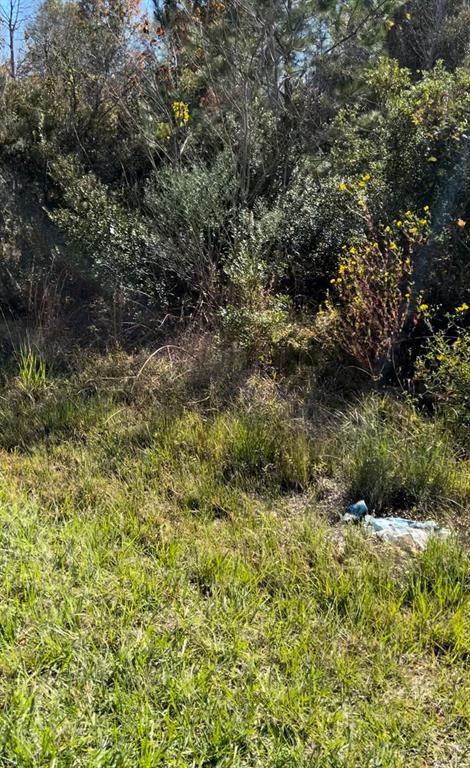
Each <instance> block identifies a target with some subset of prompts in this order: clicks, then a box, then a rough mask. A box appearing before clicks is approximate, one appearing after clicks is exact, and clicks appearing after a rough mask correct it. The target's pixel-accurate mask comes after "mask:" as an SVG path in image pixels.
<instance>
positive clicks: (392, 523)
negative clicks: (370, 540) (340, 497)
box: [343, 501, 451, 550]
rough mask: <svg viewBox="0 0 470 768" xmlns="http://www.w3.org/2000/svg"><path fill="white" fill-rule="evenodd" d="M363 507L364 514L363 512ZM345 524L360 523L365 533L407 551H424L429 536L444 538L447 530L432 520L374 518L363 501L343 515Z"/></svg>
mask: <svg viewBox="0 0 470 768" xmlns="http://www.w3.org/2000/svg"><path fill="white" fill-rule="evenodd" d="M364 507H365V512H364V511H363V510H364ZM343 520H344V521H345V522H359V521H360V522H361V523H362V525H363V527H364V530H365V532H366V533H369V534H371V535H372V536H375V537H376V538H379V539H382V541H388V542H391V543H394V544H397V545H399V546H401V547H405V548H407V549H414V550H416V549H420V550H424V549H426V546H427V544H428V541H429V539H430V538H431V536H438V537H440V538H446V537H447V536H450V533H451V532H450V530H449V529H448V528H441V527H440V526H439V525H438V524H437V523H435V522H434V520H426V521H425V522H420V521H418V520H408V519H407V518H405V517H374V516H373V515H369V514H367V505H366V503H365V501H358V502H357V504H353V505H352V506H351V507H349V510H348V512H347V513H346V514H345V515H343Z"/></svg>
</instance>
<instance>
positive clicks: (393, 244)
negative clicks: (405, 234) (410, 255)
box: [390, 240, 398, 251]
mask: <svg viewBox="0 0 470 768" xmlns="http://www.w3.org/2000/svg"><path fill="white" fill-rule="evenodd" d="M390 250H391V251H397V250H398V245H397V244H396V243H395V242H393V240H392V242H391V243H390Z"/></svg>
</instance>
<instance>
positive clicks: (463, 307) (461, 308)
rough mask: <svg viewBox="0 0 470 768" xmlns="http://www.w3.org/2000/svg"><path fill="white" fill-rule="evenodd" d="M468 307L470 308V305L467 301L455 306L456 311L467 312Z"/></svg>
mask: <svg viewBox="0 0 470 768" xmlns="http://www.w3.org/2000/svg"><path fill="white" fill-rule="evenodd" d="M467 309H470V307H469V306H468V304H467V303H466V302H465V301H464V303H463V304H461V305H460V307H456V308H455V311H456V312H466V311H467Z"/></svg>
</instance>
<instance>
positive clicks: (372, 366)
mask: <svg viewBox="0 0 470 768" xmlns="http://www.w3.org/2000/svg"><path fill="white" fill-rule="evenodd" d="M20 1H21V0H16V2H20ZM468 16H469V10H468V4H467V3H466V2H465V0H431V1H430V2H426V3H423V2H422V0H409V2H406V3H403V2H397V1H396V0H359V2H357V1H355V2H349V0H345V1H344V2H341V3H337V2H330V0H263V1H262V2H257V3H249V2H246V1H245V0H229V1H228V2H220V1H217V2H216V1H215V0H193V1H192V2H190V1H189V0H182V1H181V2H177V1H176V0H154V7H153V10H152V12H151V13H150V12H145V13H144V12H143V11H142V9H139V7H138V5H137V4H136V3H134V2H132V1H131V0H70V1H69V2H62V1H61V0H45V2H44V3H43V4H42V5H41V6H40V7H39V8H38V9H37V11H36V13H35V15H34V16H33V17H32V18H30V19H29V20H28V22H27V24H26V27H25V45H24V48H23V55H22V57H20V58H18V57H17V60H16V61H15V62H14V68H12V63H11V61H10V60H9V59H8V57H7V60H6V63H5V66H4V69H3V71H2V76H1V89H0V99H1V105H2V113H3V120H2V124H1V126H0V171H1V194H2V201H3V204H2V211H1V221H0V226H1V229H2V246H1V248H2V252H1V253H2V258H1V265H0V266H1V272H2V275H3V280H2V291H1V301H2V309H3V311H4V312H7V313H14V314H15V315H18V314H19V315H22V316H23V317H25V316H27V317H28V318H29V321H32V322H34V312H35V311H37V307H38V306H40V307H43V306H44V305H45V304H46V305H47V306H49V305H50V304H51V299H50V295H51V293H52V294H53V296H54V301H53V302H52V303H54V302H55V310H54V311H53V312H50V315H51V317H53V318H54V319H56V318H57V316H58V315H59V316H62V318H63V319H64V317H65V320H64V322H65V323H66V324H68V326H69V327H70V326H74V327H75V330H77V327H78V325H79V324H80V322H81V323H82V325H83V326H84V327H82V328H81V329H79V330H81V331H84V330H86V327H87V324H88V327H89V326H91V325H92V326H94V327H95V326H96V323H97V322H98V320H97V317H99V322H98V325H100V323H101V325H100V328H101V330H100V334H101V337H102V338H103V334H104V336H106V335H109V334H112V335H114V336H117V337H118V338H120V339H123V338H125V337H126V333H129V332H130V331H129V329H132V338H135V336H136V334H137V335H138V334H139V329H141V330H142V331H144V330H145V332H146V333H147V332H148V329H149V328H150V329H154V330H155V328H156V327H157V326H158V325H159V324H161V323H162V322H163V321H164V322H165V323H166V324H167V326H168V325H172V324H174V323H176V322H181V321H183V322H184V323H187V322H188V321H189V320H190V319H192V318H195V317H197V318H198V319H199V321H201V322H203V323H204V324H209V325H211V326H212V327H216V328H218V329H219V331H220V334H221V336H223V337H224V338H229V339H230V340H231V341H232V342H235V343H236V344H238V345H240V346H243V347H244V348H245V349H247V350H248V351H249V354H250V355H251V356H252V357H255V358H257V359H259V358H262V359H264V360H266V359H269V358H272V357H273V354H275V353H276V348H277V347H278V346H279V345H281V346H284V347H286V346H287V347H289V346H290V347H295V348H297V349H298V348H302V349H305V348H306V347H309V346H310V347H311V346H312V345H313V346H315V344H317V345H318V344H320V345H321V344H322V343H323V341H325V340H327V341H328V345H327V346H328V347H329V348H331V347H332V346H333V347H335V350H336V351H335V354H340V355H342V356H344V355H346V356H347V357H349V358H353V360H354V362H355V363H356V364H359V365H360V366H361V367H362V368H364V369H365V370H367V371H368V372H370V373H372V375H373V376H374V377H378V376H380V375H383V374H384V373H389V371H390V366H391V364H392V362H393V365H394V366H395V368H396V367H397V366H398V368H400V367H403V370H405V372H406V376H408V377H409V376H410V375H412V372H413V364H414V360H415V358H416V355H417V354H418V353H419V352H420V349H421V346H422V344H421V341H420V340H421V339H422V337H423V335H424V336H428V335H429V334H432V333H433V331H434V330H438V331H439V332H442V329H443V327H444V324H445V322H446V321H445V317H446V315H447V314H448V313H449V312H453V311H455V308H456V307H459V306H466V304H467V303H468V302H469V295H470V294H469V291H470V270H469V269H468V266H469V264H468V262H469V253H470V250H469V248H470V243H469V237H468V229H469V228H468V226H467V220H470V202H469V183H470V182H469V179H470V174H469V166H470V134H469V131H470V127H469V125H468V121H469V110H470V69H469V55H470V52H469V41H468V35H467V34H466V33H465V29H466V23H467V21H468ZM5 18H6V17H5ZM5 24H6V21H5ZM16 33H17V34H18V31H17V30H16ZM346 255H347V258H346ZM59 283H60V285H62V286H64V287H63V289H61V290H59V291H58V290H57V285H58V284H59ZM33 289H34V295H35V297H36V298H35V301H34V302H32V301H31V294H32V292H33ZM423 305H424V306H426V307H429V306H431V307H432V311H433V315H432V317H433V322H432V323H431V324H429V323H428V324H425V323H423V318H422V311H421V310H420V307H421V306H423ZM77 307H78V309H77ZM462 315H463V316H462V318H461V320H462V323H463V328H464V329H465V325H466V320H467V316H466V311H464V312H463V313H462ZM36 321H37V320H36Z"/></svg>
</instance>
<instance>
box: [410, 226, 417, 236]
mask: <svg viewBox="0 0 470 768" xmlns="http://www.w3.org/2000/svg"><path fill="white" fill-rule="evenodd" d="M418 231H419V230H418V228H417V227H411V229H410V234H411V235H417V234H418Z"/></svg>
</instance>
